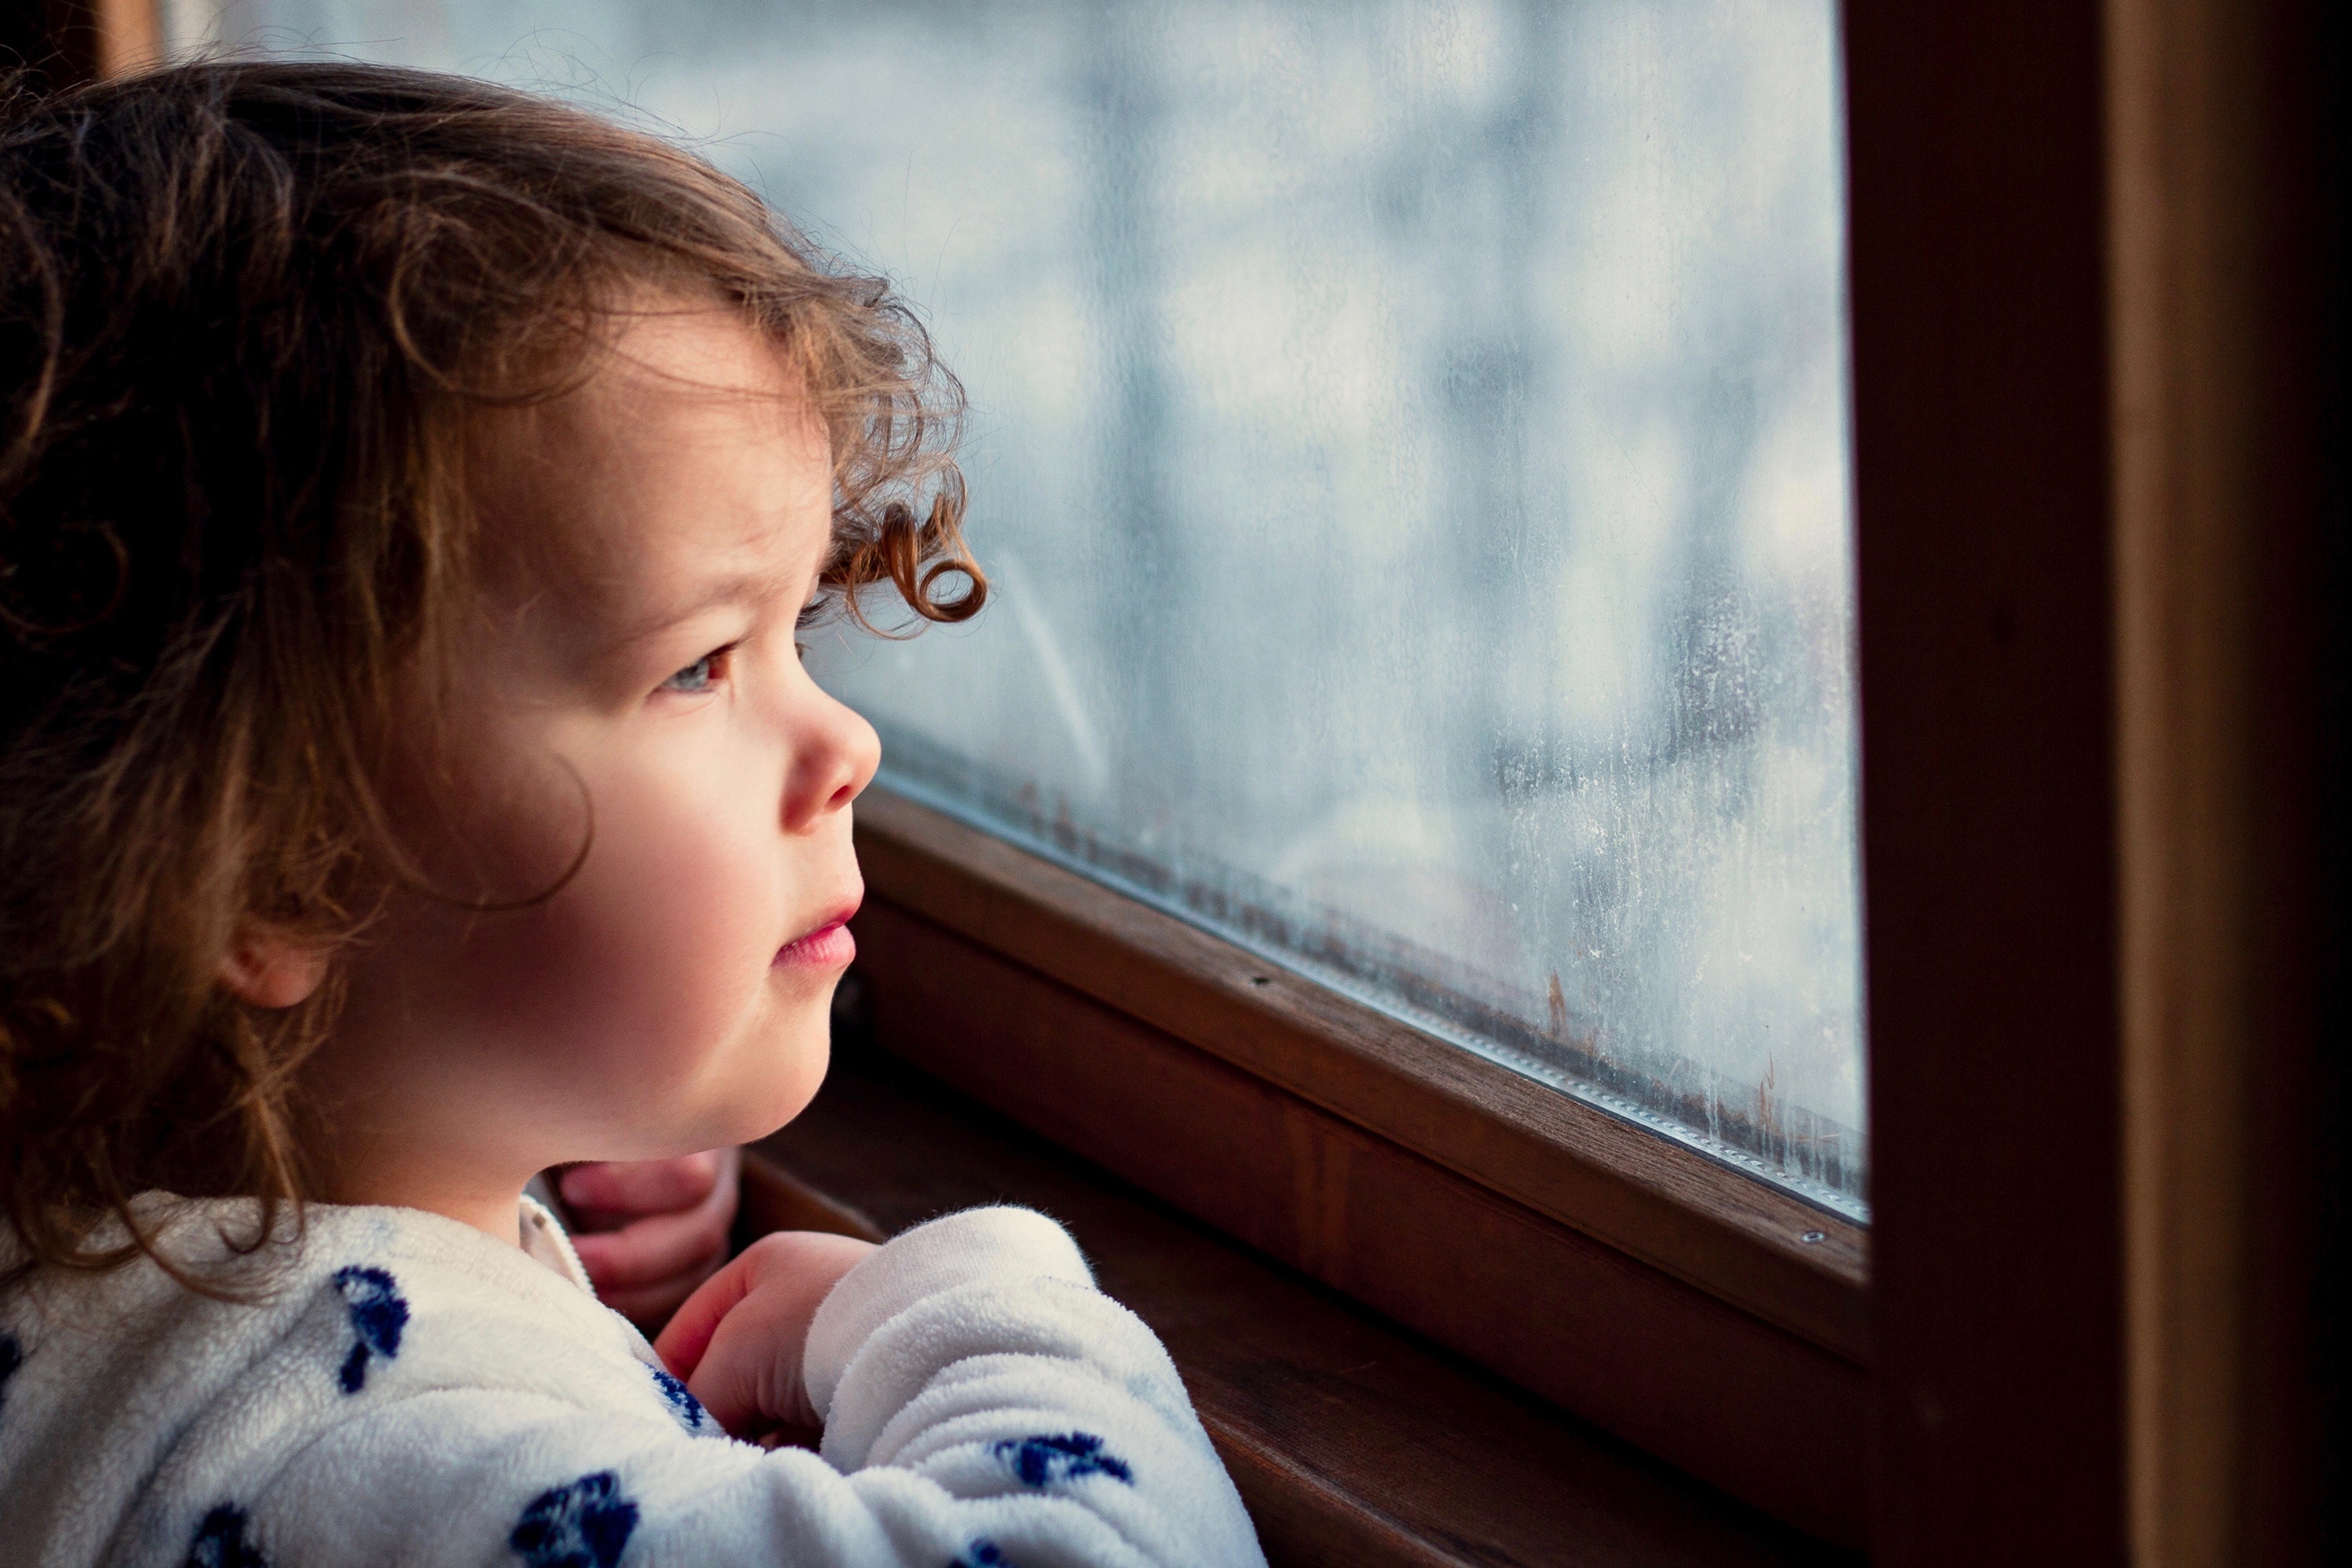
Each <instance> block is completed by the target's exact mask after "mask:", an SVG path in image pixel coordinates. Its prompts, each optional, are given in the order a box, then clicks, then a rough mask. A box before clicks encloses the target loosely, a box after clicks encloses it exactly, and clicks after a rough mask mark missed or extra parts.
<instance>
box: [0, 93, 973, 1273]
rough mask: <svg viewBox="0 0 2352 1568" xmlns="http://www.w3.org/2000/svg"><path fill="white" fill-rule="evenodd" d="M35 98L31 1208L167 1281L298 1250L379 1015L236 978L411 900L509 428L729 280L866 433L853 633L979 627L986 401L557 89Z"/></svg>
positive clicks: (7, 975) (683, 168) (7, 121)
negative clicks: (974, 413) (250, 944)
mask: <svg viewBox="0 0 2352 1568" xmlns="http://www.w3.org/2000/svg"><path fill="white" fill-rule="evenodd" d="M0 95H5V100H6V101H5V104H0V367H5V369H0V378H5V382H0V1214H5V1217H6V1219H7V1220H8V1222H9V1224H10V1226H12V1227H13V1229H14V1231H15V1233H16V1237H17V1238H18V1239H19V1241H20V1242H21V1244H22V1248H23V1250H22V1253H21V1255H20V1258H21V1260H22V1261H25V1262H27V1263H30V1262H35V1261H47V1262H50V1263H56V1264H63V1265H68V1266H79V1267H97V1268H103V1267H110V1266H111V1265H113V1264H116V1263H120V1262H121V1261H123V1260H125V1259H127V1258H131V1257H132V1256H135V1255H136V1254H137V1253H139V1252H140V1251H142V1250H145V1251H149V1252H151V1253H152V1252H153V1250H154V1249H153V1247H152V1237H150V1236H148V1235H146V1234H143V1233H142V1229H141V1227H140V1226H139V1225H138V1224H136V1223H134V1221H133V1217H132V1215H131V1208H130V1201H131V1198H132V1197H133V1196H135V1195H136V1194H139V1193H141V1192H142V1191H147V1190H151V1189H163V1190H165V1191H169V1192H174V1193H179V1194H191V1195H194V1194H206V1195H217V1194H245V1195H250V1196H254V1197H257V1198H258V1199H260V1200H261V1205H260V1208H259V1211H258V1213H259V1216H260V1223H259V1226H257V1230H256V1233H255V1234H256V1237H257V1238H258V1237H262V1236H267V1235H270V1234H274V1233H275V1232H276V1229H277V1215H278V1214H280V1213H281V1212H284V1211H285V1209H286V1205H289V1204H290V1205H293V1212H294V1213H295V1215H297V1216H298V1217H299V1206H300V1201H301V1200H302V1199H303V1198H304V1197H305V1196H306V1195H307V1188H306V1175H305V1171H304V1169H303V1162H302V1159H301V1156H300V1152H299V1151H300V1147H301V1143H302V1128H301V1126H300V1124H299V1105H298V1103H297V1101H296V1099H295V1097H294V1096H293V1094H292V1093H291V1085H292V1081H293V1075H294V1072H295V1069H296V1068H297V1067H298V1066H299V1063H300V1062H301V1060H302V1059H303V1058H304V1057H305V1055H306V1054H307V1053H308V1052H309V1050H310V1048H311V1047H314V1046H315V1045H316V1044H317V1042H318V1041H319V1040H320V1038H321V1037H323V1036H324V1034H325V1033H326V1032H327V1031H328V1029H329V1028H330V1027H331V1022H332V1017H333V1014H334V1009H335V1005H336V1002H337V997H338V988H337V987H336V985H335V984H333V983H332V981H331V980H330V983H329V984H327V985H324V986H322V987H321V988H320V990H319V992H318V993H317V994H315V995H314V996H313V997H312V999H311V1000H310V1001H309V1002H307V1003H305V1004H304V1005H300V1006H299V1007H296V1008H292V1009H289V1010H287V1011H285V1012H282V1013H274V1012H268V1011H265V1010H261V1009H257V1008H255V1007H252V1006H249V1005H246V1004H244V1003H242V1002H240V1001H239V1000H238V999H237V998H236V997H235V996H234V995H232V994H230V993H229V992H228V991H227V990H226V988H225V987H224V985H223V984H222V983H221V979H220V976H221V974H222V973H223V966H224V963H225V962H226V960H227V959H228V957H229V956H230V954H231V953H232V952H234V951H235V947H236V943H237V942H239V940H240V937H241V935H242V934H244V933H248V932H250V931H252V930H253V929H254V928H255V927H256V926H257V925H261V926H264V927H266V928H267V929H268V931H271V932H273V933H276V934H278V935H282V936H284V937H287V938H289V939H291V940H294V941H297V942H304V943H311V944H316V945H317V946H318V947H319V948H320V949H321V950H323V951H327V952H333V951H334V950H336V948H337V947H338V946H339V945H340V944H344V943H348V942H351V941H352V940H353V938H354V937H355V936H356V935H357V934H358V932H359V931H361V930H362V927H364V925H365V924H366V922H367V921H368V918H369V916H370V914H371V913H372V911H373V909H374V907H375V901H376V900H378V899H379V898H380V897H381V890H382V889H383V887H384V886H385V885H386V880H385V879H386V878H387V877H392V878H394V879H397V878H399V877H401V876H404V875H405V874H406V873H405V872H404V871H403V870H402V869H401V868H403V867H404V866H405V864H406V862H405V861H404V859H403V858H402V854H401V850H400V847H399V845H398V843H397V842H396V841H395V839H394V837H393V835H392V834H391V832H390V830H389V828H388V826H387V824H386V820H385V814H384V811H383V806H382V804H381V802H380V800H379V798H378V796H377V794H376V792H375V789H374V787H373V781H374V780H376V779H377V778H378V777H380V776H381V763H382V761H383V755H384V747H385V746H386V744H387V742H388V741H389V739H390V738H391V735H392V731H393V728H394V723H395V708H396V702H395V697H396V693H397V691H398V690H399V689H400V683H401V680H402V679H403V671H404V670H410V669H413V668H415V666H416V665H417V663H418V661H420V660H425V659H429V658H430V657H431V651H432V649H433V647H435V646H436V635H437V634H436V626H438V625H439V623H440V620H441V619H442V618H443V617H444V616H445V615H446V612H445V610H444V608H443V606H446V605H448V604H449V603H450V601H451V598H452V595H453V591H454V590H456V589H457V588H458V587H460V586H461V585H463V584H465V583H467V581H468V578H467V571H468V562H469V553H468V544H469V541H470V538H471V534H470V531H469V521H468V513H467V505H466V496H465V493H464V485H463V483H462V474H461V457H462V448H463V447H464V444H465V439H466V435H467V429H468V428H469V425H468V421H469V420H478V417H479V413H480V410H481V409H482V408H483V407H484V406H486V405H514V404H517V403H527V402H530V401H533V400H537V399H544V398H547V397H551V396H554V395H560V394H561V393H562V391H564V390H566V389H567V388H568V387H569V386H572V385H575V384H577V383H578V381H579V379H580V378H581V377H582V376H583V375H584V374H587V367H589V366H590V365H591V364H592V363H593V358H594V351H595V350H596V348H597V346H598V345H599V344H600V343H603V342H609V341H610V339H611V337H612V334H613V332H614V322H615V321H616V320H617V319H618V317H619V316H620V315H622V314H625V311H626V310H628V309H629V308H630V307H629V305H628V301H629V300H633V299H642V298H643V297H644V296H645V294H646V286H647V285H648V284H651V285H653V286H654V287H655V288H656V289H667V290H683V291H688V292H691V293H696V294H703V295H708V294H709V293H710V292H712V291H713V290H715V291H716V292H717V294H718V295H719V296H720V297H721V298H723V299H724V300H730V301H732V302H733V303H734V304H735V305H737V306H740V309H741V310H742V311H743V313H744V316H745V318H746V320H747V321H749V322H751V324H753V325H754V326H755V327H756V328H757V329H758V330H760V331H761V332H762V333H763V334H765V335H766V337H767V338H768V339H769V340H770V341H771V342H773V343H774V344H775V345H776V346H777V349H778V351H779V352H780V353H782V354H784V355H786V356H787V358H788V362H789V363H791V364H792V365H793V367H794V368H795V369H796V370H797V371H798V373H799V374H800V378H801V381H802V383H803V384H804V386H805V387H806V388H807V391H808V395H809V396H810V397H811V399H812V401H813V403H814V406H815V408H816V409H817V411H818V412H819V413H820V414H821V416H823V418H824V421H825V424H826V426H827V427H828V429H829V431H830V434H831V437H832V447H833V455H834V482H835V511H834V542H833V547H832V552H831V554H830V555H829V557H828V559H827V563H826V565H825V567H824V574H823V578H822V582H823V584H824V587H825V589H826V591H827V601H826V602H827V604H828V605H831V606H832V607H835V608H837V609H845V611H846V613H847V614H849V615H850V616H854V617H856V618H858V619H859V620H860V621H863V619H864V614H865V612H864V610H863V608H862V605H861V597H860V590H861V589H863V588H864V587H866V585H868V584H894V585H895V586H896V588H897V591H898V595H900V596H902V597H903V598H904V600H905V602H906V604H907V605H908V606H910V607H911V608H912V610H913V611H914V612H915V613H916V614H917V615H918V616H920V617H922V618H923V619H927V620H931V621H955V620H961V619H963V618H964V617H966V616H970V615H971V614H972V613H973V612H974V611H976V610H977V609H978V608H979V607H980V605H981V602H982V596H983V595H984V594H985V591H986V584H985V582H984V580H983V579H982V576H981V574H980V572H979V569H978V567H977V566H976V564H975V563H973V562H972V561H971V557H970V555H969V554H968V552H966V550H965V547H964V544H963V542H962V536H961V526H960V524H961V513H962V505H963V490H962V482H961V477H960V476H959V474H958V472H957V469H956V468H955V466H954V463H953V461H952V459H951V457H950V452H951V448H952V446H953V441H954V437H955V434H956V429H957V426H958V421H959V417H960V415H961V407H962V404H961V389H960V388H959V387H958V386H957V385H956V383H955V381H954V378H953V377H952V376H950V375H949V374H947V373H946V372H945V371H944V369H942V368H941V367H940V365H939V363H938V362H937V361H936V359H935V358H934V357H933V355H932V353H931V349H930V344H929V340H928V338H927V336H926V335H925V333H924V331H923V330H922V328H921V326H920V325H919V322H918V321H916V320H915V318H914V317H913V316H912V315H911V314H910V313H909V312H908V310H907V308H906V307H905V306H904V304H902V303H901V302H900V301H899V300H897V299H896V298H895V297H894V296H893V295H892V294H891V293H890V291H889V290H888V289H887V286H886V285H885V284H884V283H882V282H880V281H878V280H877V279H868V278H861V277H856V276H851V275H848V274H846V273H845V272H844V271H843V270H842V269H840V268H838V267H837V266H835V264H833V263H832V261H831V260H830V258H826V257H824V255H822V254H821V253H820V252H818V251H817V250H816V249H815V248H814V247H812V246H811V245H810V244H809V243H807V242H806V241H805V240H804V239H803V237H800V236H799V235H798V234H796V233H795V232H794V231H793V229H792V228H790V227H789V226H787V225H785V224H784V223H783V222H782V221H781V220H780V219H779V218H778V217H777V216H775V215H774V214H772V212H770V211H769V210H768V209H767V208H766V206H765V205H763V204H762V203H761V201H760V199H759V198H758V197H757V196H756V195H753V194H752V193H751V191H749V190H747V189H746V188H745V187H744V186H742V185H741V184H739V183H737V182H736V181H734V180H732V179H730V178H728V177H727V176H725V175H724V174H720V173H719V171H717V170H716V169H714V168H712V167H711V166H710V165H709V164H708V163H704V162H702V161H700V160H699V159H698V158H696V157H694V156H692V155H690V154H689V153H686V152H683V151H681V150H679V149H678V148H676V147H673V146H670V145H668V144H667V143H665V142H662V141H660V140H658V139H656V138H654V137H651V136H648V135H646V134H643V133H640V132H635V131H632V130H628V129H625V128H623V127H620V126H617V125H614V124H611V123H607V122H606V121H603V120H600V119H597V118H595V117H593V116H592V115H590V114H587V113H585V112H583V111H581V110H576V109H572V108H569V107H566V106H564V105H562V104H558V103H554V102H551V101H548V100H543V99H540V98H536V97H532V96H530V95H528V94H524V93H520V92H517V91H513V90H509V89H504V88H500V87H497V86H493V85H490V84H488V83H485V82H481V81H477V80H471V79H464V78H457V77H449V76H441V75H435V74H429V73H425V72H419V71H409V70H398V69H391V68H381V67H374V66H365V65H359V64H351V63H325V64H313V63H290V62H271V61H257V60H254V61H240V60H229V61H214V62H208V63H200V64H193V65H187V66H182V67H178V68H172V69H168V70H162V71H157V72H153V73H151V74H147V75H143V76H139V77H135V78H131V79H120V80H114V81H109V82H102V83H99V84H95V85H91V86H87V87H83V88H80V89H75V90H72V91H68V92H65V93H62V94H54V95H44V94H39V93H36V92H32V91H29V90H26V89H22V88H21V87H19V88H16V89H13V90H12V89H8V88H6V87H5V84H0ZM943 579H944V584H943ZM947 590H954V592H953V593H952V596H950V594H949V593H948V592H947ZM142 1212H143V1211H142ZM109 1215H113V1216H118V1217H119V1218H120V1219H121V1221H122V1224H123V1226H125V1227H126V1231H125V1232H123V1233H117V1236H116V1237H100V1236H99V1234H98V1232H99V1228H100V1225H101V1223H102V1222H103V1221H105V1220H106V1219H107V1217H108V1216H109ZM121 1234H127V1235H128V1236H129V1237H130V1239H129V1240H127V1241H121V1240H120V1239H119V1237H120V1236H121ZM257 1244H258V1242H256V1245H257ZM159 1260H160V1258H159ZM167 1267H168V1263H167ZM192 1283H194V1282H192Z"/></svg>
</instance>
